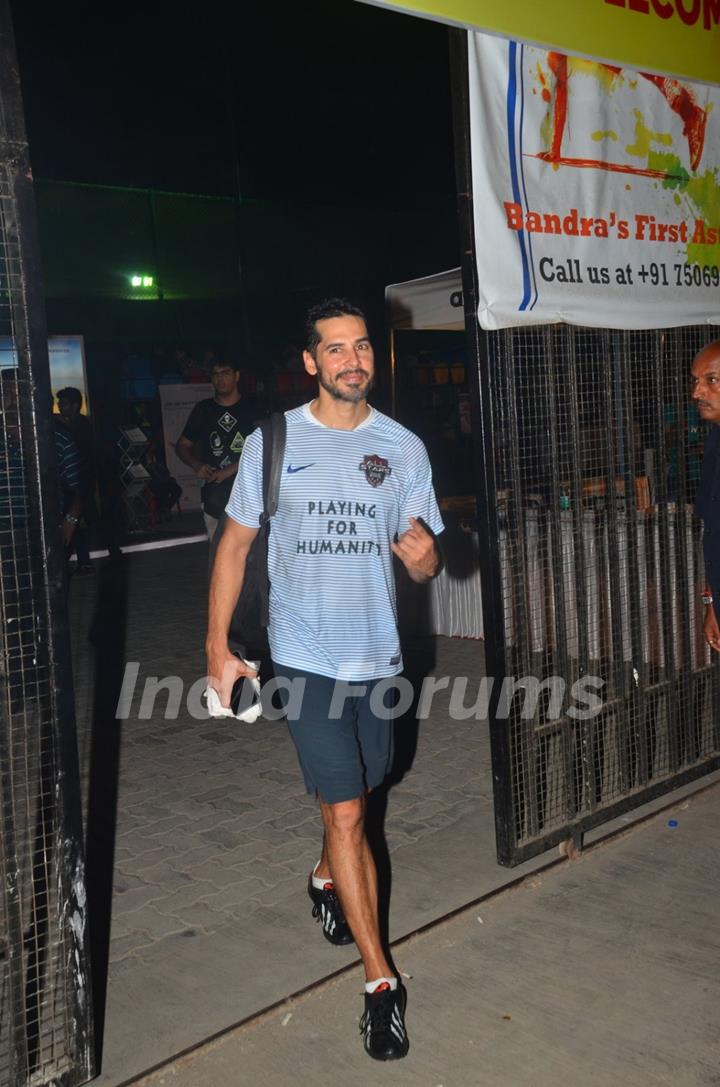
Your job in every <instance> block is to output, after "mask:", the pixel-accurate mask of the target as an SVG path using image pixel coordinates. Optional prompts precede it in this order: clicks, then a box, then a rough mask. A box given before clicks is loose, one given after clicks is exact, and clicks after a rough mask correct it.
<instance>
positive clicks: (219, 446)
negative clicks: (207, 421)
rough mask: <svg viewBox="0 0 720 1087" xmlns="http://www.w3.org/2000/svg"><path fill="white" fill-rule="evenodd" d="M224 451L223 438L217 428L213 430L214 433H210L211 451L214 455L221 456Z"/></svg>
mask: <svg viewBox="0 0 720 1087" xmlns="http://www.w3.org/2000/svg"><path fill="white" fill-rule="evenodd" d="M222 451H223V441H222V438H221V437H220V435H219V434H218V432H217V430H213V432H212V434H211V435H210V452H211V453H212V455H213V456H214V457H220V456H222Z"/></svg>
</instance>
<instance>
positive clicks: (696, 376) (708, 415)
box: [690, 340, 720, 653]
mask: <svg viewBox="0 0 720 1087" xmlns="http://www.w3.org/2000/svg"><path fill="white" fill-rule="evenodd" d="M690 385H691V396H692V399H693V402H694V404H695V407H696V408H697V412H698V415H699V416H700V418H701V419H702V420H703V421H704V422H706V423H711V424H712V425H711V427H710V434H709V435H708V438H707V441H706V442H705V452H704V456H703V463H702V472H701V475H700V484H699V486H698V491H697V495H696V497H695V511H696V513H697V514H698V516H699V517H702V519H703V555H704V559H705V578H706V583H705V587H704V588H703V590H702V591H701V594H700V599H701V600H702V603H703V604H704V606H705V619H704V621H703V634H704V635H705V641H706V642H707V644H708V645H709V646H710V648H711V649H713V650H714V651H715V652H716V653H719V652H720V626H719V625H718V616H719V615H720V340H715V341H714V342H713V343H711V344H708V346H707V347H704V348H703V349H702V351H700V352H699V353H698V354H697V355H696V356H695V359H694V361H693V364H692V370H691V378H690Z"/></svg>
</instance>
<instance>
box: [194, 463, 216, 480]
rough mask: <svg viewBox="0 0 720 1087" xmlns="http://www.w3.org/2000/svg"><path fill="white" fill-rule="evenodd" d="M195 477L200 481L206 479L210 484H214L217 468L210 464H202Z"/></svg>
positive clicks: (196, 470)
mask: <svg viewBox="0 0 720 1087" xmlns="http://www.w3.org/2000/svg"><path fill="white" fill-rule="evenodd" d="M195 475H196V476H197V477H198V478H199V479H205V480H207V481H208V482H212V481H213V480H214V479H215V476H216V475H217V468H213V467H212V465H210V464H201V465H200V467H199V468H196V469H195Z"/></svg>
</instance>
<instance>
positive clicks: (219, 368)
mask: <svg viewBox="0 0 720 1087" xmlns="http://www.w3.org/2000/svg"><path fill="white" fill-rule="evenodd" d="M210 380H211V381H212V384H213V388H214V389H215V395H214V396H213V397H210V398H209V399H207V400H201V401H200V403H199V404H196V405H195V407H194V408H193V409H192V411H191V412H190V415H189V416H188V421H187V423H186V424H185V428H184V430H183V432H182V434H181V435H180V437H179V438H178V440H177V443H176V445H175V452H176V453H177V455H178V457H179V458H180V460H181V461H182V462H183V464H187V465H188V467H189V468H192V470H193V471H194V472H195V475H196V476H198V478H199V479H202V480H203V481H204V485H203V489H202V492H201V498H202V505H203V515H204V517H205V527H206V529H207V534H208V539H209V540H212V538H213V536H214V535H215V530H216V528H217V525H218V521H219V520H220V518H221V517H222V515H223V512H224V510H225V506H226V505H227V501H228V498H229V497H230V491H231V490H232V485H233V481H234V479H235V474H236V472H237V466H238V461H239V460H240V454H241V453H242V448H243V445H244V444H245V439H246V438H247V436H248V434H249V433H250V431H251V430H253V429H254V427H255V421H254V418H253V415H254V413H253V410H252V408H251V406H250V405H248V404H246V403H245V402H244V401H243V399H242V396H241V394H240V391H239V389H238V382H239V380H240V371H239V370H236V369H235V368H234V367H233V366H232V365H231V364H230V363H229V362H215V363H213V366H212V369H211V371H210Z"/></svg>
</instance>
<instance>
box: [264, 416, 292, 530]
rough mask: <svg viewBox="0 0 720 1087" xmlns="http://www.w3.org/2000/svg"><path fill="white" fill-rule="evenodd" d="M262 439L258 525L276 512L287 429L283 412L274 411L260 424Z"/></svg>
mask: <svg viewBox="0 0 720 1087" xmlns="http://www.w3.org/2000/svg"><path fill="white" fill-rule="evenodd" d="M260 430H261V431H262V438H263V506H264V509H263V512H262V517H261V518H260V523H261V524H264V523H265V522H266V521H267V520H269V518H270V517H272V516H273V515H274V514H275V513H276V512H277V507H278V497H279V494H280V479H281V477H282V464H283V457H284V455H285V439H286V436H287V427H286V423H285V415H284V413H283V412H280V411H275V412H273V414H272V415H271V416H270V417H269V418H268V419H263V420H262V421H261V423H260Z"/></svg>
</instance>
